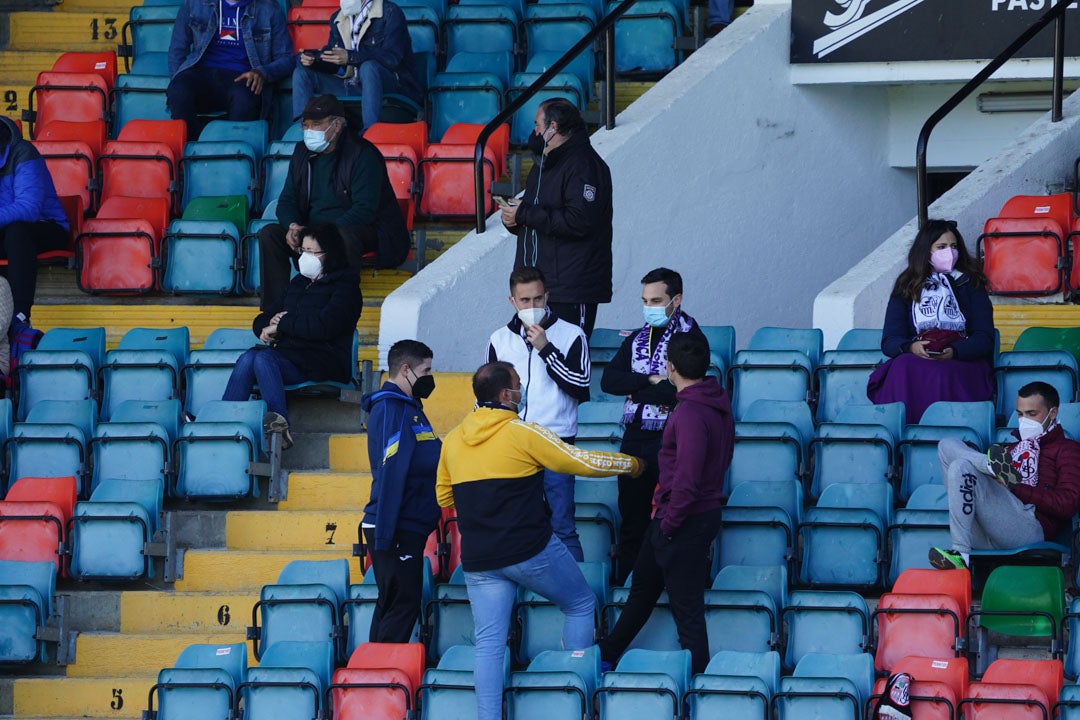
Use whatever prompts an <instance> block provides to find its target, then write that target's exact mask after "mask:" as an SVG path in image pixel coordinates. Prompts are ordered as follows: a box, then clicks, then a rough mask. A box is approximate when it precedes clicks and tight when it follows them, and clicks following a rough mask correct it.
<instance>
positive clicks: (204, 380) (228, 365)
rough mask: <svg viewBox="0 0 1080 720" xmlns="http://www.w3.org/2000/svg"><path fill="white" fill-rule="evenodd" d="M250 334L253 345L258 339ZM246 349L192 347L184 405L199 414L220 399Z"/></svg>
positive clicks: (187, 368)
mask: <svg viewBox="0 0 1080 720" xmlns="http://www.w3.org/2000/svg"><path fill="white" fill-rule="evenodd" d="M248 335H249V336H250V337H251V342H250V344H251V345H256V344H258V339H257V338H256V337H255V336H254V335H252V334H251V333H248ZM243 353H244V351H243V350H206V349H203V350H192V351H191V355H190V356H189V357H188V364H187V365H185V366H184V369H183V375H184V388H185V397H184V409H185V410H186V411H187V412H189V413H191V414H192V415H193V416H195V417H196V418H197V417H198V416H199V413H200V412H202V408H203V406H205V405H206V403H208V402H212V401H214V400H220V399H221V397H222V395H224V393H225V386H226V385H228V383H229V376H230V375H232V370H233V367H234V366H235V365H236V360H237V358H239V357H240V356H241V355H242V354H243Z"/></svg>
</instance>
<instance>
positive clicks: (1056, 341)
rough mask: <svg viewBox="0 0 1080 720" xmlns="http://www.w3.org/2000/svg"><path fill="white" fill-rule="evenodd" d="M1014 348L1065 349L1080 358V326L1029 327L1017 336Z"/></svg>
mask: <svg viewBox="0 0 1080 720" xmlns="http://www.w3.org/2000/svg"><path fill="white" fill-rule="evenodd" d="M1013 350H1017V351H1019V350H1065V351H1066V352H1068V353H1069V354H1071V355H1072V356H1073V357H1074V358H1077V359H1078V360H1080V327H1071V328H1058V327H1029V328H1027V329H1025V330H1024V331H1023V332H1022V333H1020V337H1018V338H1016V342H1015V343H1014V344H1013Z"/></svg>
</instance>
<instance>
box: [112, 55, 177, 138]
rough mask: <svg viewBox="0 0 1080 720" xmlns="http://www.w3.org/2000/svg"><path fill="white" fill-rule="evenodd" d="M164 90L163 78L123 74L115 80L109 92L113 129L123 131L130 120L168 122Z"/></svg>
mask: <svg viewBox="0 0 1080 720" xmlns="http://www.w3.org/2000/svg"><path fill="white" fill-rule="evenodd" d="M140 69H142V68H140ZM147 69H151V70H159V69H160V68H158V67H151V68H147ZM168 87H169V76H168V75H167V74H165V75H159V74H153V75H150V74H139V75H136V74H134V73H125V74H123V75H121V76H120V77H118V78H117V79H116V87H115V88H113V91H112V94H113V98H112V109H113V122H114V124H115V125H116V127H123V126H124V125H126V124H127V123H128V122H129V121H131V120H170V119H171V118H172V116H171V115H170V113H169V108H168V107H167V105H166V102H167V99H166V95H165V92H166V90H167V89H168Z"/></svg>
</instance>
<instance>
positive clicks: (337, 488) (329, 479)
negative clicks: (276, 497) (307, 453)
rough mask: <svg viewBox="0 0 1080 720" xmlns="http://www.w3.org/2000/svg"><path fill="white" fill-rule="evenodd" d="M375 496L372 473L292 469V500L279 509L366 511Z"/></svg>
mask: <svg viewBox="0 0 1080 720" xmlns="http://www.w3.org/2000/svg"><path fill="white" fill-rule="evenodd" d="M370 496H371V473H362V472H350V473H346V472H291V473H289V499H288V500H286V501H284V502H281V503H278V510H286V511H292V510H321V509H324V508H334V509H341V510H362V509H363V507H364V505H366V504H367V501H368V498H369V497H370Z"/></svg>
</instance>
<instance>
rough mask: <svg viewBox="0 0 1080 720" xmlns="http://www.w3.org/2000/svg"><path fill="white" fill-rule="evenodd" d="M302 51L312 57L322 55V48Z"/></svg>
mask: <svg viewBox="0 0 1080 720" xmlns="http://www.w3.org/2000/svg"><path fill="white" fill-rule="evenodd" d="M300 52H302V53H304V54H305V55H307V56H308V57H310V58H317V57H319V56H320V55H322V50H301V51H300Z"/></svg>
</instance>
